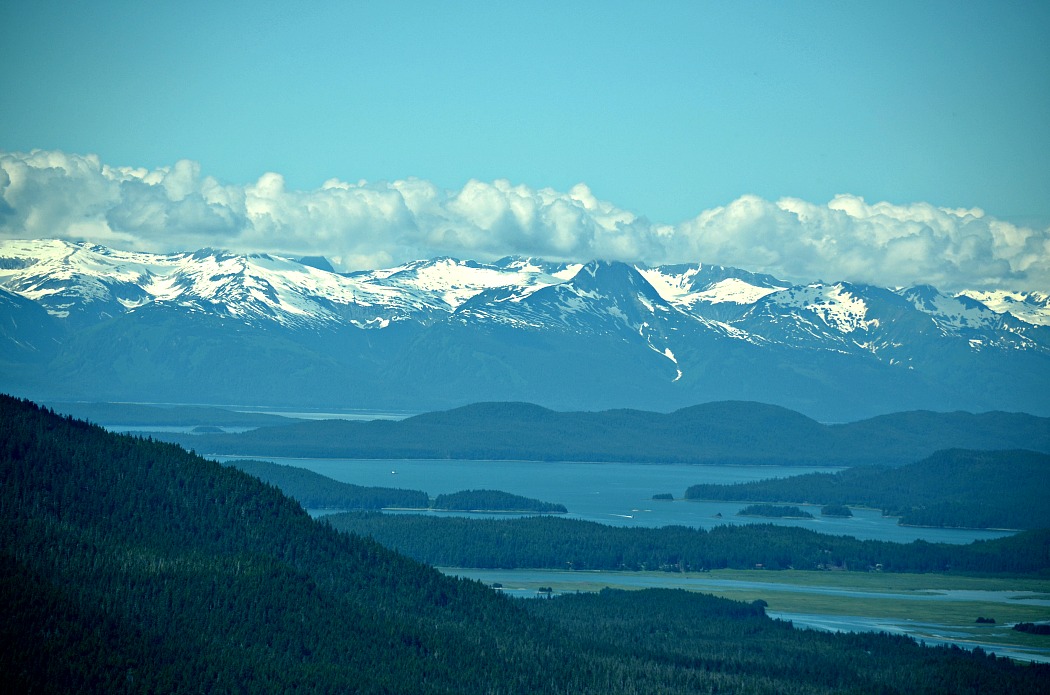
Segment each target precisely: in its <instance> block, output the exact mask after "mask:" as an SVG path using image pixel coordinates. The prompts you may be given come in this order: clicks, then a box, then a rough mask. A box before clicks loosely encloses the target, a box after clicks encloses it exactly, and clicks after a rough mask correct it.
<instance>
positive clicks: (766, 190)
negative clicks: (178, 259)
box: [0, 0, 1050, 254]
mask: <svg viewBox="0 0 1050 695" xmlns="http://www.w3.org/2000/svg"><path fill="white" fill-rule="evenodd" d="M1048 35H1050V3H1044V2H1027V3H1009V2H801V3H783V2H732V3H729V2H727V3H704V2H681V3H679V2H664V3H641V2H638V3H634V2H632V3H627V2H619V3H618V2H577V3H573V2H554V3H545V2H519V3H461V2H440V3H435V2H382V3H379V2H373V3H353V2H302V3H288V2H280V3H266V2H223V3H210V2H209V3H202V2H178V3H171V2H159V3H152V2H150V3H147V2H92V3H72V2H48V1H46V0H44V1H37V2H4V3H3V4H2V5H0V59H2V63H3V65H4V66H5V67H4V69H3V70H2V71H0V94H2V95H3V96H2V99H0V151H4V152H9V153H11V152H26V151H29V150H32V149H35V148H41V149H44V150H53V151H60V152H63V153H68V154H80V155H87V154H95V155H98V157H99V158H100V160H101V161H102V162H103V163H105V164H108V165H111V166H115V167H116V166H126V167H145V168H146V169H149V170H155V169H160V168H170V167H172V166H173V165H174V164H175V163H176V162H177V161H179V160H183V159H187V160H191V161H193V162H196V163H198V165H199V169H200V175H201V176H204V177H214V179H216V180H217V181H219V182H222V183H225V184H237V185H248V184H251V183H253V182H256V181H257V180H258V179H259V177H260V176H262V175H263V174H264V173H266V172H278V173H279V174H280V175H281V176H282V177H283V183H284V185H285V186H286V187H287V188H288V189H291V190H303V191H309V190H316V189H318V188H319V187H320V186H322V184H323V183H324V182H325V181H326V180H329V179H332V178H337V179H339V180H341V181H346V182H355V183H356V182H358V181H360V180H367V181H369V182H379V181H399V180H405V179H409V178H411V177H416V178H419V179H422V180H425V181H427V182H430V183H432V184H433V185H435V186H437V187H439V188H441V189H444V190H451V191H459V190H461V189H462V188H463V187H464V186H465V185H466V184H467V183H468V182H469V181H470V180H472V179H476V180H479V181H482V182H493V181H496V180H498V179H506V180H507V181H509V182H510V184H512V185H523V186H526V187H528V188H529V189H530V190H540V189H544V188H548V187H549V188H551V189H554V190H555V191H560V192H566V191H569V190H570V189H571V188H572V187H573V186H574V185H576V184H577V183H581V182H582V183H585V184H586V185H587V186H588V187H589V190H590V191H591V192H592V193H593V195H594V196H595V197H596V198H597V199H598V200H600V201H609V202H611V203H612V204H613V205H615V206H616V207H617V208H618V209H621V210H624V211H628V212H630V213H632V214H633V215H635V216H639V217H644V218H645V219H646V220H648V221H650V222H652V223H665V224H672V225H674V224H679V223H682V222H684V221H687V220H691V219H693V218H695V217H696V216H697V215H700V214H701V213H703V212H704V211H705V210H710V209H713V208H716V207H719V206H727V205H730V204H731V203H733V201H736V200H738V199H739V198H740V197H741V196H746V195H749V194H753V195H756V196H758V197H760V198H761V199H763V200H766V201H777V200H779V199H781V198H784V197H792V198H799V199H802V200H805V201H809V202H812V203H817V204H826V203H827V202H828V201H830V200H832V199H833V197H834V196H836V195H837V194H850V195H852V196H859V197H862V198H863V199H864V200H865V201H867V202H868V203H875V202H881V201H887V202H889V203H892V204H895V205H910V204H913V203H925V204H929V205H932V206H935V207H939V208H967V209H968V208H974V207H976V208H980V209H981V210H983V211H984V213H986V214H987V215H989V216H994V217H996V218H998V219H1000V220H1008V221H1011V222H1013V223H1016V224H1021V225H1028V226H1031V227H1033V228H1035V229H1036V230H1037V231H1039V232H1040V233H1042V231H1043V230H1044V229H1046V228H1047V227H1048V226H1050V173H1048V171H1050V169H1048V167H1047V163H1048V161H1050V126H1048V124H1050V41H1048V40H1047V36H1048ZM8 205H9V206H12V205H13V203H11V202H10V201H8ZM56 233H57V232H56ZM1031 253H1038V251H1034V252H1033V251H1032V250H1031V249H1029V254H1031Z"/></svg>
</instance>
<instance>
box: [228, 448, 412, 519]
mask: <svg viewBox="0 0 1050 695" xmlns="http://www.w3.org/2000/svg"><path fill="white" fill-rule="evenodd" d="M226 465H227V466H233V467H234V468H239V469H240V470H242V471H244V472H245V473H248V474H249V475H253V476H255V477H256V478H259V479H260V480H262V481H263V482H265V483H269V484H271V485H274V486H275V487H277V488H279V489H280V490H281V492H283V493H284V494H286V495H288V496H289V497H291V498H293V499H295V500H297V501H298V502H299V504H301V505H303V507H305V508H307V509H390V508H399V509H426V508H427V507H428V506H429V504H430V498H429V497H428V496H427V493H425V492H420V491H419V490H401V489H397V488H385V487H364V486H361V485H353V484H350V483H341V482H339V481H338V480H332V479H331V478H329V477H327V476H323V475H321V474H319V473H314V472H313V471H308V470H306V469H305V468H298V467H296V466H283V465H280V464H277V463H270V462H269V461H254V460H246V459H238V460H235V461H227V462H226Z"/></svg>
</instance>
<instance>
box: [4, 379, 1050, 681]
mask: <svg viewBox="0 0 1050 695" xmlns="http://www.w3.org/2000/svg"><path fill="white" fill-rule="evenodd" d="M0 479H2V480H3V485H0V596H2V597H3V600H4V610H3V611H0V672H2V673H3V674H4V679H5V683H6V686H5V687H6V688H7V689H9V690H10V691H11V692H40V693H68V692H83V693H115V692H120V693H155V692H164V693H199V692H202V691H207V692H274V693H277V692H292V691H294V692H300V693H330V692H354V693H394V692H396V693H407V694H410V695H411V694H412V693H482V692H503V693H539V692H544V693H573V694H574V695H576V694H587V693H607V694H610V695H616V694H618V693H637V692H660V693H695V692H715V691H718V692H750V693H764V694H773V693H786V692H790V693H796V694H801V695H808V694H810V693H812V694H814V695H816V694H818V693H821V694H824V693H847V692H883V693H913V692H924V693H960V692H975V691H980V692H1024V693H1046V692H1050V667H1048V666H1045V665H1040V664H1025V665H1019V664H1016V663H1014V662H1012V661H1010V660H1008V659H1004V658H997V657H995V656H993V655H990V654H987V653H985V652H984V651H981V650H974V651H965V650H961V649H958V648H933V647H926V646H921V645H919V644H918V643H916V642H915V641H914V640H911V639H908V638H905V637H900V636H888V635H882V634H836V633H826V632H815V631H810V630H796V629H794V628H793V627H792V625H791V623H790V622H785V621H778V620H773V619H770V618H769V617H768V616H766V615H765V612H764V610H763V608H762V607H761V605H756V604H754V603H741V602H734V601H729V600H725V599H719V598H714V597H711V596H705V595H702V594H697V593H691V592H685V591H681V590H645V591H628V592H625V591H603V592H601V593H595V594H582V595H569V596H556V597H554V598H552V599H551V600H549V601H548V600H543V601H520V600H515V599H511V598H508V597H506V596H504V595H501V594H500V593H498V592H495V591H492V590H491V589H489V588H488V587H486V586H484V585H482V584H481V583H479V582H475V581H467V580H457V579H453V578H450V577H446V576H444V575H442V574H440V573H438V572H437V571H436V570H434V569H433V568H431V567H427V566H426V565H423V564H421V563H419V562H417V561H414V560H412V559H409V558H407V557H405V556H403V555H400V554H398V553H395V552H393V551H391V550H389V549H387V548H384V547H383V546H382V545H380V544H378V543H376V542H375V541H374V540H371V539H368V538H365V537H363V536H361V535H359V534H354V533H343V532H341V531H338V530H337V529H336V528H334V527H333V526H332V525H331V524H329V523H327V522H326V521H315V520H314V519H311V518H310V516H309V515H308V514H307V513H306V512H305V511H304V510H303V509H302V507H301V506H300V504H299V503H298V502H296V501H294V500H292V499H290V498H288V497H286V496H284V495H283V494H281V493H280V491H278V490H277V489H276V488H275V487H273V486H272V485H268V484H265V483H263V482H261V481H260V480H258V479H256V478H254V477H252V476H249V475H247V474H245V473H244V472H243V471H240V470H238V469H236V468H234V467H232V466H222V465H220V464H218V463H216V462H214V461H209V460H207V459H204V458H202V457H199V456H196V455H194V454H192V453H188V452H186V451H185V450H183V449H180V448H178V447H176V446H172V445H170V444H164V443H161V442H156V441H151V440H148V439H143V438H139V437H131V436H125V435H114V434H110V433H108V432H106V431H105V430H103V429H102V428H99V427H96V426H93V425H89V424H87V423H84V422H82V421H77V420H74V419H72V418H67V417H60V416H57V415H55V414H54V413H53V412H51V411H48V410H44V409H40V408H38V407H37V406H35V405H33V404H32V403H29V402H26V401H21V400H16V399H12V398H8V397H6V396H0ZM395 516H397V515H381V514H378V513H365V514H364V515H363V516H361V518H362V519H364V520H371V519H381V518H388V517H389V518H393V517H395ZM402 516H404V517H405V518H408V515H402ZM414 519H416V520H421V519H422V520H426V519H428V517H422V516H419V517H414ZM429 520H430V521H432V522H443V521H459V520H456V519H451V518H429ZM462 521H469V520H462ZM501 521H512V520H509V519H508V520H501ZM523 521H526V522H528V523H539V524H546V523H551V522H561V521H567V520H564V519H557V518H552V517H531V518H528V519H524V520H523ZM609 528H610V529H611V528H612V527H609ZM760 528H761V527H760ZM560 530H561V529H560V528H558V527H554V531H555V532H556V533H557V532H560ZM654 531H657V530H654ZM1036 535H1038V534H1036ZM656 537H658V534H657V535H654V536H653V538H656ZM1034 538H1035V536H1029V535H1027V534H1021V535H1020V536H1018V537H1015V538H1011V539H1003V541H1002V542H1007V541H1013V542H1014V543H1015V544H1016V547H1012V548H1011V549H1012V550H1013V551H1014V552H1013V553H1011V554H1012V555H1014V556H1016V559H1017V560H1018V562H1019V563H1020V565H1024V564H1025V562H1026V561H1025V557H1026V549H1027V548H1031V547H1033V546H1034V545H1036V544H1038V543H1040V542H1041V543H1044V545H1043V546H1042V547H1040V548H1039V552H1040V553H1041V555H1039V554H1038V553H1036V554H1037V555H1038V556H1039V557H1040V558H1041V560H1042V561H1043V562H1044V563H1045V562H1046V558H1047V552H1046V547H1045V541H1038V542H1037V541H1035V540H1034ZM756 542H757V539H756ZM995 543H1000V541H996V542H995ZM512 544H513V543H512V542H507V541H505V542H504V545H512ZM887 545H892V544H887ZM974 545H977V544H974ZM990 547H991V546H990ZM994 547H995V548H996V549H997V550H995V551H994V552H993V553H992V554H997V553H998V552H999V550H998V548H1000V547H1002V548H1003V549H1005V548H1006V546H994ZM934 549H935V550H936V547H934Z"/></svg>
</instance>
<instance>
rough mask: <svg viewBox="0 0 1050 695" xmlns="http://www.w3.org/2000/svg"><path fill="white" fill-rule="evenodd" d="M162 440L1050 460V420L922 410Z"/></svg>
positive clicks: (368, 451) (444, 416)
mask: <svg viewBox="0 0 1050 695" xmlns="http://www.w3.org/2000/svg"><path fill="white" fill-rule="evenodd" d="M157 436H159V437H165V438H167V439H169V440H172V441H177V442H179V443H180V444H182V445H183V446H186V447H188V448H189V447H192V448H194V449H195V450H197V451H202V452H207V453H214V454H228V455H249V456H309V457H333V458H424V459H426V458H435V459H441V458H463V459H480V460H484V459H523V460H537V461H550V460H558V461H644V462H680V463H745V462H746V463H759V464H780V465H828V466H849V465H863V464H887V465H901V464H904V463H910V462H912V461H915V460H917V459H920V458H923V457H925V456H929V455H930V454H932V453H933V452H935V451H937V450H940V449H946V448H955V447H958V448H970V449H1010V448H1027V449H1033V450H1036V451H1044V452H1050V418H1039V417H1034V416H1030V415H1024V414H1020V413H982V414H976V415H975V414H971V413H959V412H956V413H933V412H913V413H898V414H895V415H885V416H881V417H879V418H876V419H873V420H865V421H860V422H855V423H846V424H839V425H824V424H821V423H818V422H816V421H815V420H812V419H810V418H807V417H805V416H804V415H801V414H799V413H796V412H793V411H790V410H787V409H785V408H781V407H778V406H772V405H764V404H761V403H749V402H738V401H729V402H720V403H708V404H704V405H698V406H693V407H690V408H685V409H682V410H678V411H675V412H673V413H669V414H664V413H655V412H646V411H639V410H610V411H603V412H557V411H553V410H548V409H546V408H541V407H539V406H536V405H530V404H526V403H478V404H474V405H470V406H464V407H462V408H456V409H454V410H448V411H439V412H433V413H425V414H422V415H417V416H414V417H410V418H407V419H405V420H401V421H397V422H392V421H365V422H348V421H341V420H327V421H320V422H302V423H297V424H292V425H285V426H280V427H266V428H259V429H257V430H253V431H250V432H243V433H239V434H227V435H200V436H189V435H184V436H178V435H163V434H159V435H157Z"/></svg>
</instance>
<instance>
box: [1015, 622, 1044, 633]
mask: <svg viewBox="0 0 1050 695" xmlns="http://www.w3.org/2000/svg"><path fill="white" fill-rule="evenodd" d="M1014 629H1015V630H1017V631H1018V632H1027V633H1028V634H1030V635H1050V625H1047V624H1046V623H1017V624H1016V625H1014Z"/></svg>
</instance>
